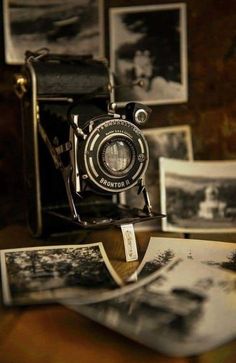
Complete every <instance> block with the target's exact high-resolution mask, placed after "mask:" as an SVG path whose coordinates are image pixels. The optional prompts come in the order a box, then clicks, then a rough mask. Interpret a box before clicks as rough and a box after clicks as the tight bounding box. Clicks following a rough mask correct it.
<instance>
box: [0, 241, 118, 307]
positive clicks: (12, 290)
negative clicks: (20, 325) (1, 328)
mask: <svg viewBox="0 0 236 363" xmlns="http://www.w3.org/2000/svg"><path fill="white" fill-rule="evenodd" d="M1 266H2V286H3V297H4V303H5V304H8V305H11V304H31V303H45V302H55V301H58V300H60V299H68V298H77V299H78V300H79V301H81V302H82V301H84V300H85V301H86V302H87V301H88V300H89V298H90V297H91V296H92V295H96V293H99V294H100V293H101V292H103V291H104V290H105V291H107V290H108V289H112V288H115V287H117V286H119V285H120V284H121V280H120V278H119V277H118V276H117V274H116V272H115V271H114V270H113V268H112V266H111V265H110V263H109V261H108V258H107V256H106V253H105V250H104V248H103V246H102V244H101V243H96V244H91V245H80V246H72V245H71V246H69V245H68V246H59V247H58V246H53V247H38V248H26V249H23V248H22V249H15V250H2V251H1Z"/></svg>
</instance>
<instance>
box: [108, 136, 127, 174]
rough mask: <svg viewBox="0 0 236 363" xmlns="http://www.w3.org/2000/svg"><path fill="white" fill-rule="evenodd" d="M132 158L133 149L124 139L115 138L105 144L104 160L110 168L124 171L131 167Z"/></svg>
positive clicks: (115, 170) (114, 170)
mask: <svg viewBox="0 0 236 363" xmlns="http://www.w3.org/2000/svg"><path fill="white" fill-rule="evenodd" d="M131 160H132V154H131V149H130V147H129V145H127V144H126V143H125V142H124V141H122V140H114V141H111V142H109V143H107V144H106V145H105V147H104V151H103V161H104V163H105V166H106V167H107V168H108V169H109V170H111V171H113V172H118V173H122V172H124V171H125V170H126V169H127V168H128V167H129V165H130V163H131Z"/></svg>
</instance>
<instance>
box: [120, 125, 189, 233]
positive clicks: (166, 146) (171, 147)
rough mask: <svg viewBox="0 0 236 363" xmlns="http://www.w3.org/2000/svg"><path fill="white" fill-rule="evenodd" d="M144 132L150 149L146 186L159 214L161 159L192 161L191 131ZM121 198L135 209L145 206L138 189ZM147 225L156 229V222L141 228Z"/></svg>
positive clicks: (177, 128) (172, 128)
mask: <svg viewBox="0 0 236 363" xmlns="http://www.w3.org/2000/svg"><path fill="white" fill-rule="evenodd" d="M142 131H143V134H144V136H145V139H146V141H147V143H148V147H149V164H148V168H147V171H146V173H145V185H146V187H147V190H148V193H149V197H150V201H151V205H152V209H153V211H154V212H157V213H158V212H160V185H159V158H160V157H167V158H177V159H183V160H192V159H193V147H192V136H191V129H190V126H188V125H181V126H168V127H159V128H151V129H143V130H142ZM120 198H121V202H122V203H124V204H128V205H129V206H132V207H133V208H142V207H143V206H144V202H143V198H142V196H141V195H137V188H132V189H129V190H128V191H126V192H124V193H121V196H120ZM147 225H148V226H149V227H150V226H151V225H152V226H153V227H155V222H151V223H149V224H147V223H145V225H143V226H142V227H141V228H142V229H144V228H146V226H147Z"/></svg>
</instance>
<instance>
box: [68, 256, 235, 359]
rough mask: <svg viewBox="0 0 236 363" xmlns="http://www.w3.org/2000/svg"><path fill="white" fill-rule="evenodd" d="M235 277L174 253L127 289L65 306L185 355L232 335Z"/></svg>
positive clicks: (156, 346)
mask: <svg viewBox="0 0 236 363" xmlns="http://www.w3.org/2000/svg"><path fill="white" fill-rule="evenodd" d="M144 281H145V283H144ZM235 282H236V275H235V273H233V272H231V271H227V270H221V269H217V268H215V267H209V266H206V265H202V264H201V263H200V262H196V261H189V260H181V259H174V260H173V261H172V262H170V263H169V264H168V265H166V266H165V267H164V268H163V269H162V270H160V271H157V272H156V273H153V274H151V275H150V276H149V277H147V278H145V279H141V280H140V281H139V282H138V283H136V284H133V285H132V284H131V286H130V289H131V290H130V292H128V291H127V288H121V289H120V295H119V296H116V297H115V298H112V299H109V300H106V301H103V302H99V303H95V304H90V305H82V306H78V305H77V304H76V302H75V303H70V304H69V305H66V306H67V307H70V308H71V309H73V310H75V311H77V312H79V313H82V314H84V315H85V316H87V317H89V318H91V319H93V320H95V321H96V322H99V323H101V324H103V325H105V326H107V327H108V328H110V329H114V330H115V331H117V332H119V333H121V334H123V335H125V336H126V337H129V338H131V339H133V340H136V341H138V342H139V343H142V344H144V345H147V346H149V347H151V348H152V349H155V350H157V351H159V352H162V353H164V354H167V355H169V356H191V355H194V354H199V353H203V352H205V351H207V350H209V349H213V348H215V347H217V346H218V345H221V344H223V343H225V342H227V341H230V340H231V339H233V338H234V337H235V335H236V291H235ZM134 287H136V288H135V289H134ZM225 327H227V329H225Z"/></svg>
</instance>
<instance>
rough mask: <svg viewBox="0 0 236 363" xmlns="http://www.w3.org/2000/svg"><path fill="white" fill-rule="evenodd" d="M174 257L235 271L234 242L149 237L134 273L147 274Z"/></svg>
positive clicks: (235, 254)
mask: <svg viewBox="0 0 236 363" xmlns="http://www.w3.org/2000/svg"><path fill="white" fill-rule="evenodd" d="M174 258H181V259H183V260H189V261H197V262H201V263H202V264H204V265H208V266H213V267H219V268H225V269H227V270H231V271H236V243H229V242H219V241H205V240H197V239H186V238H162V237H151V238H150V241H149V244H148V247H147V250H146V253H145V256H144V257H143V260H142V262H141V263H140V265H139V267H138V269H137V271H136V272H135V275H136V276H138V278H140V277H142V278H143V277H145V276H148V275H150V274H151V273H152V272H154V271H157V270H159V269H160V268H162V267H163V266H165V265H166V264H168V263H169V262H170V261H172V260H173V259H174Z"/></svg>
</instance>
